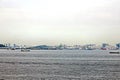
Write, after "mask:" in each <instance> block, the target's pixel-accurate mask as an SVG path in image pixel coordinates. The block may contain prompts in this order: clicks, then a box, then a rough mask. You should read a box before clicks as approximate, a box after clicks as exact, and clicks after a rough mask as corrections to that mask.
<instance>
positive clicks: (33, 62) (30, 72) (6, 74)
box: [0, 50, 120, 80]
mask: <svg viewBox="0 0 120 80" xmlns="http://www.w3.org/2000/svg"><path fill="white" fill-rule="evenodd" d="M109 52H110V51H108V50H105V51H102V50H33V51H30V52H20V51H19V50H15V51H11V50H0V79H4V80H97V79H98V80H119V79H120V77H119V76H120V54H109Z"/></svg>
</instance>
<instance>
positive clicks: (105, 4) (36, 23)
mask: <svg viewBox="0 0 120 80" xmlns="http://www.w3.org/2000/svg"><path fill="white" fill-rule="evenodd" d="M119 42H120V0H0V43H16V44H26V45H40V44H47V45H57V44H60V43H62V44H67V45H73V44H91V43H95V44H101V43H110V44H116V43H119Z"/></svg>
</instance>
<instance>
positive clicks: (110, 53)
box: [109, 52, 120, 54]
mask: <svg viewBox="0 0 120 80" xmlns="http://www.w3.org/2000/svg"><path fill="white" fill-rule="evenodd" d="M109 53H110V54H120V52H109Z"/></svg>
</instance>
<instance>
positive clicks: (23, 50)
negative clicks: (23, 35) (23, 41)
mask: <svg viewBox="0 0 120 80" xmlns="http://www.w3.org/2000/svg"><path fill="white" fill-rule="evenodd" d="M21 52H30V49H21Z"/></svg>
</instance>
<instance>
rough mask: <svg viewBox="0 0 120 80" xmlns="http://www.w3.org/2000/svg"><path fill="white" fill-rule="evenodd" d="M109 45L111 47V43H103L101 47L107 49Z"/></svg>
mask: <svg viewBox="0 0 120 80" xmlns="http://www.w3.org/2000/svg"><path fill="white" fill-rule="evenodd" d="M108 47H109V44H107V43H103V44H102V47H101V49H102V50H107V49H108Z"/></svg>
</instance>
